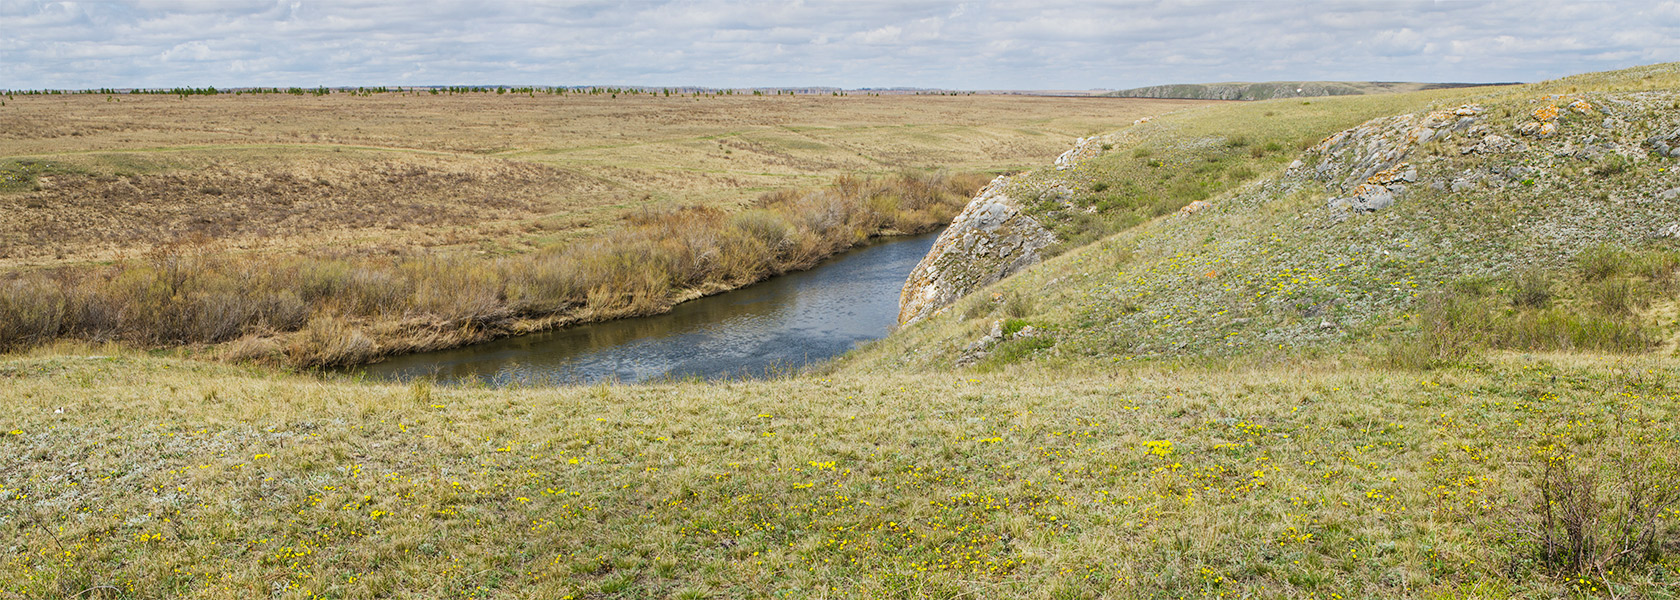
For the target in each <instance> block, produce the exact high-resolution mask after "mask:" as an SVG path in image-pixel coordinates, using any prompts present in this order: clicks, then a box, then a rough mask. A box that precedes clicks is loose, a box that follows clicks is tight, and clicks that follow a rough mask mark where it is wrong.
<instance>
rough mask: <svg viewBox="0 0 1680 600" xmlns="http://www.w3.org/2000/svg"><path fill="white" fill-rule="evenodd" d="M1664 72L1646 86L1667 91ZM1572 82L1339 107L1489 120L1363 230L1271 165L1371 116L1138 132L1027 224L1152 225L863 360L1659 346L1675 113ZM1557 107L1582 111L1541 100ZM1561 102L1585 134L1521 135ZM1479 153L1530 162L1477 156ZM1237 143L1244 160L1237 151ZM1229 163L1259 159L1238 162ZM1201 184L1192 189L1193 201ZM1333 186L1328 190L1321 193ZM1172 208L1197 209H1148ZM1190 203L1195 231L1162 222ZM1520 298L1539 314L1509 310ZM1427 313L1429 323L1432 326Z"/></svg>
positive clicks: (1241, 116) (1298, 178) (1306, 168)
mask: <svg viewBox="0 0 1680 600" xmlns="http://www.w3.org/2000/svg"><path fill="white" fill-rule="evenodd" d="M1668 67H1669V68H1668V69H1667V70H1666V71H1659V72H1660V73H1663V74H1664V75H1663V76H1665V77H1668V78H1670V79H1672V78H1673V77H1674V75H1673V66H1672V65H1669V66H1668ZM1647 71H1648V70H1639V71H1635V72H1633V73H1631V74H1629V75H1627V76H1626V77H1624V78H1623V79H1614V80H1610V81H1622V82H1624V83H1626V82H1628V81H1630V80H1631V81H1635V82H1649V83H1647V84H1646V85H1650V86H1653V87H1656V86H1660V85H1662V84H1661V83H1659V82H1653V81H1652V80H1648V79H1645V78H1644V77H1643V75H1645V74H1648V73H1647ZM1603 78H1604V76H1602V75H1594V76H1590V77H1587V78H1583V82H1603V81H1605V80H1604V79H1603ZM1658 81H1661V80H1658ZM1583 82H1575V81H1570V80H1566V81H1563V82H1557V83H1552V84H1546V86H1545V87H1539V88H1532V89H1531V88H1497V89H1494V90H1492V91H1491V92H1490V91H1488V90H1481V91H1478V92H1470V91H1466V90H1451V91H1448V92H1445V93H1441V92H1436V93H1434V94H1439V95H1435V96H1411V95H1397V96H1388V97H1355V98H1349V99H1346V100H1347V101H1349V102H1351V103H1369V102H1373V101H1377V100H1378V99H1379V98H1381V99H1383V100H1387V102H1385V106H1393V105H1408V106H1410V107H1412V109H1413V110H1414V111H1421V110H1424V109H1428V108H1430V107H1431V106H1433V107H1435V108H1448V109H1451V108H1454V107H1457V106H1459V105H1461V104H1466V103H1473V104H1476V105H1477V106H1480V107H1481V110H1482V112H1481V114H1480V115H1479V117H1478V120H1477V121H1476V123H1475V124H1476V125H1477V126H1478V127H1481V128H1485V129H1467V130H1465V131H1461V132H1458V133H1456V134H1455V135H1454V136H1453V137H1450V138H1448V139H1445V140H1443V139H1435V140H1431V141H1429V142H1427V143H1423V144H1417V145H1415V146H1414V147H1412V148H1411V150H1410V154H1409V155H1408V156H1407V157H1406V159H1405V164H1406V165H1407V166H1409V167H1410V168H1412V169H1415V170H1416V171H1417V175H1416V176H1415V179H1416V182H1415V183H1412V184H1409V185H1408V186H1407V191H1406V192H1405V195H1404V196H1403V198H1402V199H1400V200H1399V201H1397V202H1396V203H1395V204H1394V205H1393V206H1391V207H1389V208H1386V209H1383V210H1380V211H1377V212H1371V213H1365V212H1358V211H1354V212H1352V213H1351V214H1350V213H1347V212H1346V211H1343V210H1338V209H1336V208H1333V207H1331V206H1329V205H1328V201H1329V200H1331V199H1332V198H1336V197H1346V196H1349V195H1350V193H1349V190H1346V189H1342V188H1334V189H1327V186H1326V182H1324V181H1320V180H1317V179H1315V178H1313V177H1312V176H1311V174H1312V173H1313V172H1315V168H1316V166H1317V165H1318V164H1319V163H1320V162H1323V161H1327V160H1330V159H1329V158H1326V157H1323V156H1321V155H1320V154H1318V153H1314V152H1307V153H1302V154H1297V153H1294V152H1288V153H1279V154H1276V155H1274V154H1272V153H1270V152H1268V151H1265V150H1264V149H1265V148H1267V147H1268V146H1271V145H1273V144H1276V145H1282V144H1283V143H1284V142H1285V141H1289V140H1296V141H1297V143H1296V144H1295V145H1304V144H1302V143H1300V142H1299V140H1302V139H1303V138H1302V135H1303V131H1305V132H1307V134H1306V135H1311V132H1312V126H1318V127H1323V126H1324V125H1325V124H1327V123H1331V122H1334V119H1331V118H1326V117H1323V116H1319V115H1317V114H1314V113H1320V112H1321V111H1322V113H1327V114H1333V115H1339V116H1341V117H1342V118H1349V117H1363V116H1364V115H1365V114H1368V113H1369V112H1372V111H1371V107H1370V106H1368V105H1365V104H1338V105H1335V106H1333V107H1325V106H1323V105H1324V104H1329V103H1330V102H1329V101H1324V102H1318V101H1315V102H1314V103H1313V104H1310V105H1302V104H1301V103H1300V102H1298V101H1289V102H1278V103H1254V104H1244V105H1238V106H1232V107H1217V108H1213V109H1202V110H1201V113H1200V114H1198V113H1195V112H1191V113H1181V114H1180V115H1173V116H1170V117H1166V118H1163V119H1160V120H1158V121H1156V122H1153V123H1145V124H1140V125H1138V126H1134V128H1133V129H1132V130H1128V131H1126V132H1123V133H1122V134H1119V135H1117V136H1114V139H1113V141H1112V142H1109V144H1111V145H1112V148H1111V150H1110V151H1109V152H1107V153H1105V154H1104V155H1102V156H1101V157H1097V158H1093V159H1090V160H1087V161H1086V162H1084V163H1081V164H1080V165H1079V166H1078V167H1076V168H1073V169H1069V170H1065V171H1056V170H1050V169H1047V170H1044V171H1041V172H1039V173H1037V174H1035V175H1034V176H1033V177H1027V178H1023V180H1024V182H1023V183H1021V184H1019V188H1021V190H1020V193H1023V194H1024V195H1027V196H1028V197H1031V195H1032V194H1035V193H1036V194H1039V195H1040V196H1041V197H1044V198H1047V199H1045V200H1041V201H1039V202H1038V204H1037V206H1038V207H1040V208H1039V214H1040V215H1041V216H1042V218H1045V219H1047V220H1049V221H1050V222H1051V223H1055V224H1058V225H1060V230H1059V231H1060V232H1061V233H1062V235H1063V236H1064V237H1067V238H1069V239H1071V240H1075V241H1078V240H1080V239H1081V237H1082V236H1088V235H1089V234H1088V232H1090V231H1097V232H1099V233H1100V232H1103V231H1106V230H1107V229H1110V228H1115V227H1125V226H1126V225H1129V224H1130V223H1134V222H1138V221H1140V220H1141V219H1143V218H1145V217H1150V216H1153V215H1157V214H1164V215H1166V216H1163V217H1160V218H1156V219H1154V220H1151V221H1148V222H1146V223H1144V224H1142V225H1139V226H1135V227H1131V228H1128V229H1125V230H1124V231H1123V232H1122V233H1120V234H1118V235H1114V236H1112V237H1107V238H1105V239H1102V240H1101V241H1100V242H1098V243H1095V244H1091V245H1089V246H1085V247H1082V248H1080V249H1078V250H1075V251H1072V252H1069V253H1067V254H1065V255H1063V256H1060V257H1058V258H1056V259H1054V260H1052V261H1049V262H1047V263H1045V264H1043V265H1040V266H1039V267H1037V268H1035V269H1033V270H1032V271H1031V272H1029V273H1024V274H1022V275H1021V276H1018V277H1016V278H1014V279H1013V280H1006V281H1004V282H1000V284H999V285H998V286H997V287H996V288H994V289H992V290H987V291H983V292H981V293H977V294H974V295H973V296H971V297H969V298H968V299H966V300H964V301H962V302H959V304H958V305H956V306H955V307H953V309H952V310H948V311H946V312H945V313H944V314H943V315H941V316H940V317H939V318H936V319H932V320H930V322H929V323H928V324H927V325H926V326H919V327H911V328H908V330H907V331H904V332H902V333H901V334H900V335H898V336H895V337H894V338H893V339H890V340H888V341H886V342H884V343H883V344H882V347H881V348H880V349H878V350H877V351H876V352H873V353H867V354H866V355H865V356H863V357H860V358H859V359H858V360H862V361H865V362H869V361H880V362H879V364H885V363H886V362H893V361H899V360H903V359H908V360H910V361H912V362H917V363H920V364H928V365H949V364H951V363H952V362H954V361H955V360H956V359H957V358H959V357H960V356H961V353H962V350H963V349H964V348H966V347H968V345H969V344H971V343H972V342H974V341H976V340H977V339H979V338H981V337H982V336H984V335H985V334H986V332H987V331H988V330H989V329H990V327H991V326H992V324H993V323H994V322H995V321H996V320H998V319H1017V320H1020V321H1022V322H1024V323H1026V324H1031V325H1033V326H1034V327H1035V329H1038V330H1049V331H1051V332H1053V338H1054V344H1051V343H1049V341H1047V340H1045V339H1043V338H1042V337H1041V338H1039V339H1035V340H1030V341H1024V342H1022V343H1023V345H1026V346H1032V347H1033V348H1032V349H1031V351H1030V352H1005V353H1003V354H1008V355H1009V357H1008V358H1009V359H1010V360H1020V359H1023V358H1031V359H1032V360H1040V361H1044V362H1050V363H1060V362H1068V361H1075V362H1078V361H1123V360H1133V359H1138V358H1165V357H1217V356H1228V355H1248V354H1253V353H1257V352H1258V353H1262V354H1267V353H1296V352H1308V353H1314V352H1324V351H1335V352H1340V351H1341V349H1343V348H1346V347H1348V346H1349V345H1350V344H1351V345H1353V346H1369V345H1371V344H1377V345H1382V344H1390V343H1393V344H1397V345H1398V344H1401V342H1402V340H1404V339H1406V338H1407V337H1408V334H1409V333H1410V332H1414V331H1416V330H1418V329H1419V328H1424V329H1430V330H1431V331H1432V333H1431V334H1430V335H1432V336H1436V337H1438V336H1439V335H1441V334H1442V332H1441V331H1436V330H1435V329H1431V328H1437V329H1438V328H1442V327H1446V328H1450V329H1454V330H1455V331H1454V332H1452V333H1453V334H1454V335H1461V336H1463V337H1464V338H1465V339H1464V341H1465V342H1466V344H1468V345H1474V344H1475V343H1484V344H1486V345H1491V346H1493V347H1506V348H1514V349H1533V348H1546V349H1590V350H1599V351H1619V352H1638V351H1645V350H1651V349H1654V348H1657V347H1660V346H1661V345H1662V344H1663V343H1664V342H1665V341H1666V340H1667V339H1668V338H1669V337H1671V336H1672V335H1673V333H1674V325H1675V323H1674V322H1673V320H1672V317H1670V316H1667V315H1669V314H1670V313H1671V312H1672V308H1673V307H1672V302H1671V301H1670V300H1669V296H1670V295H1671V294H1672V292H1673V291H1674V289H1675V286H1674V283H1673V282H1674V278H1675V277H1674V275H1675V274H1674V270H1673V269H1674V265H1675V264H1676V260H1677V258H1676V254H1675V250H1676V249H1677V246H1676V245H1675V243H1674V238H1673V237H1672V235H1668V234H1662V233H1661V231H1662V230H1663V229H1664V228H1665V227H1666V226H1668V225H1670V224H1673V223H1675V222H1680V203H1676V202H1674V201H1673V199H1672V198H1667V199H1665V197H1664V194H1665V193H1666V192H1667V190H1670V189H1674V188H1677V187H1680V174H1677V173H1676V172H1675V171H1674V170H1673V169H1672V168H1671V167H1673V166H1675V165H1674V162H1675V161H1674V160H1673V159H1670V158H1667V157H1659V156H1658V155H1657V154H1656V153H1655V152H1654V151H1653V149H1652V146H1651V144H1650V143H1649V142H1648V139H1649V138H1651V137H1652V136H1653V135H1661V134H1665V133H1668V132H1670V131H1673V130H1674V129H1675V128H1676V127H1680V108H1677V105H1676V102H1677V101H1680V96H1677V95H1676V94H1674V93H1673V92H1669V91H1642V92H1600V91H1595V90H1594V89H1593V88H1594V87H1597V88H1609V87H1612V86H1611V85H1610V84H1608V83H1595V84H1593V87H1586V86H1584V85H1583V84H1582V83H1583ZM1570 88H1573V89H1576V90H1580V91H1577V92H1574V93H1567V92H1566V93H1565V94H1563V95H1553V92H1552V90H1562V89H1570ZM1659 89H1660V88H1659ZM1335 100H1338V101H1341V100H1344V99H1340V98H1338V99H1335ZM1575 100H1584V101H1586V102H1587V103H1588V104H1590V105H1591V107H1592V108H1590V109H1589V112H1590V114H1581V113H1579V112H1578V111H1570V110H1568V109H1567V108H1565V109H1564V112H1565V113H1567V114H1565V115H1564V116H1563V117H1560V120H1559V121H1558V133H1557V134H1555V135H1553V136H1551V137H1547V138H1544V139H1541V138H1537V137H1534V136H1524V135H1521V134H1519V133H1517V132H1516V131H1517V129H1518V128H1520V127H1521V126H1522V125H1523V124H1525V123H1529V122H1535V121H1536V119H1535V117H1534V112H1535V111H1537V110H1542V109H1544V108H1545V107H1547V106H1565V107H1566V106H1567V105H1568V104H1569V103H1571V102H1574V101H1575ZM1267 114H1270V115H1271V116H1269V117H1268V116H1264V115H1267ZM1607 119H1608V121H1606V120H1607ZM1183 120H1192V121H1195V122H1196V123H1197V125H1196V126H1195V127H1192V126H1190V125H1188V124H1182V123H1181V121H1183ZM1360 120H1363V119H1360ZM1607 122H1608V123H1609V126H1608V127H1607V126H1606V123H1607ZM1274 123H1275V125H1274ZM1242 124H1246V125H1247V127H1244V126H1243V125H1242ZM1218 131H1223V132H1225V134H1224V135H1223V136H1220V135H1218V134H1216V133H1215V132H1218ZM1331 132H1333V131H1331ZM1327 134H1328V133H1327ZM1486 135H1496V136H1500V138H1501V139H1503V140H1505V141H1506V142H1510V143H1513V144H1522V145H1525V146H1526V148H1525V149H1522V150H1510V151H1504V152H1493V151H1482V150H1481V148H1485V145H1483V141H1484V140H1485V139H1486V137H1485V136H1486ZM1238 138H1241V139H1244V140H1246V141H1244V142H1243V143H1242V144H1240V145H1237V144H1233V143H1231V141H1230V140H1233V139H1238ZM1368 143H1369V140H1368V139H1364V138H1361V139H1359V140H1354V141H1353V144H1352V145H1353V146H1354V147H1358V146H1359V145H1360V144H1368ZM1243 147H1250V148H1256V149H1257V150H1258V151H1251V152H1237V151H1236V149H1239V148H1243ZM1298 157H1299V158H1301V160H1302V164H1301V165H1300V167H1299V168H1298V169H1297V171H1296V172H1295V173H1293V174H1289V175H1286V174H1285V173H1284V171H1285V169H1286V167H1287V165H1286V164H1285V163H1289V162H1291V161H1293V160H1295V159H1296V158H1298ZM1150 161H1159V162H1161V163H1162V166H1156V165H1155V164H1153V163H1151V162H1150ZM1169 165H1172V166H1176V167H1177V168H1171V167H1170V166H1169ZM1199 166H1206V167H1208V168H1207V173H1206V174H1203V175H1200V177H1202V180H1201V181H1200V182H1199V183H1195V185H1186V183H1185V180H1187V179H1189V180H1193V179H1194V178H1195V177H1198V175H1196V173H1195V171H1196V170H1197V168H1198V167H1199ZM1347 172H1348V171H1347V170H1346V169H1345V168H1344V169H1342V170H1340V171H1335V173H1337V176H1336V177H1334V178H1333V179H1335V180H1337V181H1340V180H1341V179H1342V175H1345V174H1346V173H1347ZM1238 175H1245V176H1246V177H1247V178H1246V179H1244V178H1242V177H1238ZM1355 179H1356V180H1362V178H1355ZM1356 182H1357V181H1356ZM1330 183H1336V181H1332V182H1330ZM1182 188H1192V189H1195V190H1198V191H1197V192H1196V193H1194V194H1186V195H1181V196H1176V197H1175V196H1172V195H1170V194H1162V193H1161V191H1160V190H1162V189H1167V190H1172V189H1182ZM1098 190H1101V191H1098ZM1116 190H1119V191H1118V192H1116ZM1206 190H1230V191H1227V192H1225V193H1222V194H1218V193H1204V192H1205V191H1206ZM1070 192H1071V193H1070ZM1216 194H1217V195H1216ZM1670 195H1672V194H1670ZM1204 199H1205V201H1206V202H1207V204H1205V208H1201V210H1199V211H1197V212H1195V213H1193V214H1188V213H1185V212H1172V211H1173V210H1174V209H1177V208H1179V207H1181V206H1184V205H1185V203H1186V202H1189V201H1194V200H1204ZM1200 206H1202V205H1199V206H1198V208H1200ZM1595 265H1596V266H1595ZM1606 265H1607V266H1606ZM1524 277H1526V279H1524ZM1519 279H1523V280H1522V281H1519ZM1525 290H1526V291H1530V292H1535V293H1536V294H1538V296H1535V297H1534V298H1532V299H1531V300H1523V299H1520V298H1517V297H1516V294H1517V292H1519V291H1525ZM1441 303H1446V304H1447V305H1448V306H1447V308H1452V307H1457V308H1454V309H1453V310H1456V311H1457V312H1455V313H1453V314H1451V315H1445V314H1436V313H1439V312H1441V310H1446V308H1440V307H1438V306H1437V305H1439V304H1441ZM1432 307H1434V308H1440V310H1436V311H1435V312H1430V310H1425V309H1432ZM1471 309H1474V310H1471ZM1449 312H1451V311H1449ZM1449 317H1450V319H1449ZM1430 319H1434V320H1433V321H1431V320H1430ZM1442 319H1449V320H1448V321H1442ZM1017 326H1019V325H1017ZM1472 338H1473V339H1472ZM1466 344H1460V346H1464V345H1466ZM1377 350H1378V353H1386V352H1388V350H1387V349H1385V348H1378V349H1377ZM1394 350H1395V351H1396V352H1401V353H1402V354H1403V353H1405V352H1413V353H1415V352H1418V351H1424V350H1428V349H1416V348H1414V349H1409V350H1408V349H1406V348H1402V347H1398V346H1396V348H1394ZM1437 350H1443V351H1444V350H1446V349H1444V348H1438V349H1437ZM1384 355H1385V356H1387V354H1384ZM1001 358H1003V357H1001V356H999V357H992V359H993V360H991V361H990V364H991V365H992V366H996V363H997V362H998V360H999V359H1001ZM1414 358H1417V360H1421V361H1422V362H1425V363H1428V362H1432V361H1433V360H1434V359H1435V358H1438V357H1432V356H1423V357H1421V358H1418V357H1414ZM1396 359H1397V360H1411V359H1407V358H1406V357H1403V356H1400V357H1396ZM1417 360H1412V362H1417ZM872 364H876V363H872Z"/></svg>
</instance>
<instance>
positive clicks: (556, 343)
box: [356, 232, 939, 386]
mask: <svg viewBox="0 0 1680 600" xmlns="http://www.w3.org/2000/svg"><path fill="white" fill-rule="evenodd" d="M938 235H939V234H938V232H934V233H929V234H923V235H917V236H911V237H900V238H883V239H878V240H876V241H875V242H873V243H871V244H868V245H866V246H862V247H860V248H855V249H853V250H849V251H847V252H844V253H842V254H839V255H836V256H834V257H832V258H830V259H829V260H827V261H825V262H824V263H822V264H820V265H817V266H816V267H815V268H812V269H809V270H805V271H800V272H796V273H789V274H786V275H781V276H778V277H772V278H770V279H767V280H764V281H761V282H758V283H755V284H753V285H750V286H747V287H744V288H741V289H738V290H733V291H729V292H724V293H721V294H717V295H713V296H708V297H705V298H700V299H697V300H691V301H688V302H684V303H682V304H679V305H677V306H676V307H675V308H674V309H672V310H671V312H668V313H664V314H660V315H653V316H648V317H636V318H629V319H618V320H614V321H604V322H600V323H590V324H585V325H578V326H575V327H568V328H565V329H559V330H555V331H551V332H546V333H539V334H533V335H526V336H519V337H513V338H506V339H502V340H497V341H493V342H487V343H483V344H476V345H472V346H465V347H461V348H455V349H450V350H440V351H437V352H424V353H419V354H408V355H403V356H396V357H391V358H390V359H388V360H386V361H384V362H380V363H375V364H372V365H365V366H362V367H358V368H357V369H356V370H357V371H359V372H361V373H365V374H366V376H367V377H369V378H372V379H386V380H398V381H407V380H411V379H415V378H431V379H436V380H438V381H441V382H472V381H479V382H483V383H485V384H488V385H492V386H508V385H548V384H571V383H593V382H599V381H603V380H608V381H621V382H641V381H649V380H659V379H682V378H691V377H699V378H704V379H719V378H732V377H762V376H765V375H768V374H774V373H778V372H784V371H787V370H793V369H799V368H801V367H804V366H806V365H809V364H811V363H816V362H822V361H825V360H828V359H830V358H834V357H836V356H839V355H841V354H843V353H845V352H846V351H847V350H851V349H852V348H854V347H856V346H857V345H858V344H859V343H861V342H866V341H869V340H874V339H878V338H881V337H885V336H886V335H887V332H888V331H889V330H890V329H891V327H892V326H893V325H894V324H895V323H896V322H897V320H898V296H899V292H900V290H902V289H903V287H904V280H905V278H906V277H908V276H909V275H910V271H911V269H914V268H915V267H916V263H917V262H918V261H920V260H921V259H922V257H923V256H924V255H926V254H927V252H928V249H929V248H931V247H932V246H933V242H934V240H935V239H937V238H938Z"/></svg>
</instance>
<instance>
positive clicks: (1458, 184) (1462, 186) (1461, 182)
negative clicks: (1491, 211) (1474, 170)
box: [1452, 177, 1476, 192]
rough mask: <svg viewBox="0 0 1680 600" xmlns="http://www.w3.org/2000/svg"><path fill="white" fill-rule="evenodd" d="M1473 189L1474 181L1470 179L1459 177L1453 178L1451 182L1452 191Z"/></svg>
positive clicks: (1474, 187)
mask: <svg viewBox="0 0 1680 600" xmlns="http://www.w3.org/2000/svg"><path fill="white" fill-rule="evenodd" d="M1473 189H1476V182H1475V181H1472V180H1470V179H1466V178H1464V177H1460V178H1458V179H1454V180H1453V182H1452V191H1454V192H1464V191H1469V190H1473Z"/></svg>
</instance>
